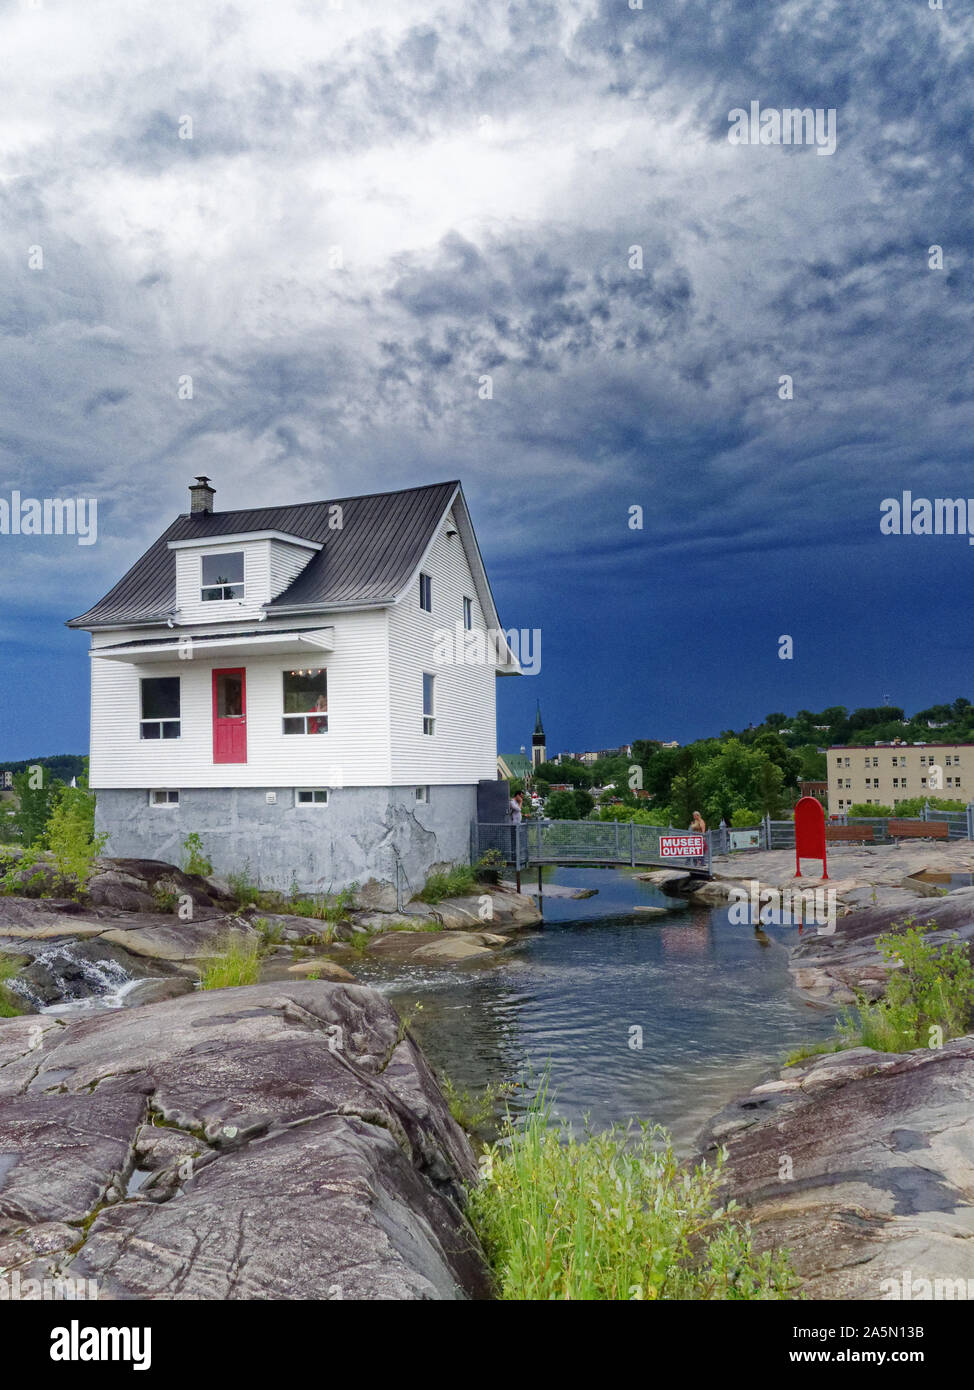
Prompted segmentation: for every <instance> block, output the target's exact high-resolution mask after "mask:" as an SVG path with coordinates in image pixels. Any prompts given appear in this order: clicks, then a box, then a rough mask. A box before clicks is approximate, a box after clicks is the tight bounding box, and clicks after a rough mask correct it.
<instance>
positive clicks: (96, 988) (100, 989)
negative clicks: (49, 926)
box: [7, 941, 136, 1013]
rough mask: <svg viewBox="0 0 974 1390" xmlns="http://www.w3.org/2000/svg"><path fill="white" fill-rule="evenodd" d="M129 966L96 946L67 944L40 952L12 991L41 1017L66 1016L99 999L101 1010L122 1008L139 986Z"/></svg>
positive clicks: (12, 984)
mask: <svg viewBox="0 0 974 1390" xmlns="http://www.w3.org/2000/svg"><path fill="white" fill-rule="evenodd" d="M135 983H136V981H135V979H134V978H133V976H132V975H131V974H130V973H129V971H128V970H126V968H125V966H124V965H122V964H121V962H120V961H118V960H117V959H115V957H114V956H113V955H111V954H109V953H108V952H107V951H104V949H102V950H100V951H99V950H98V948H97V947H96V946H95V945H94V943H90V942H85V941H66V942H59V943H58V944H56V945H53V946H49V947H47V948H45V949H44V950H43V951H40V952H38V954H37V955H36V956H35V957H34V959H33V961H32V962H31V964H30V965H29V966H27V968H26V969H25V970H24V971H23V972H22V973H21V974H19V975H16V976H14V978H13V979H11V980H10V981H8V985H7V987H8V989H11V990H13V991H14V992H15V993H17V994H19V995H20V996H21V998H23V999H24V1000H25V1001H26V1002H27V1003H28V1004H29V1005H30V1007H31V1009H32V1010H34V1011H35V1012H37V1013H49V1012H63V1011H66V1010H68V1009H70V1008H71V1007H72V1006H75V1007H83V1005H84V1004H85V1002H86V1001H89V1000H93V999H97V1000H98V1003H99V1005H100V1006H101V1007H103V1008H104V1007H108V1008H120V1007H121V1000H122V996H123V995H124V994H125V993H126V992H127V990H128V989H129V988H130V987H131V986H132V985H133V984H135Z"/></svg>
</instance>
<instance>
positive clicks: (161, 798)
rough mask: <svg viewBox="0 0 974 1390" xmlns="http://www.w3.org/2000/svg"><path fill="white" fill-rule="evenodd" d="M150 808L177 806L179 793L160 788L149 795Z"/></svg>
mask: <svg viewBox="0 0 974 1390" xmlns="http://www.w3.org/2000/svg"><path fill="white" fill-rule="evenodd" d="M149 805H150V806H178V805H179V792H174V791H167V790H166V789H164V788H160V789H158V790H155V791H151V792H150V793H149Z"/></svg>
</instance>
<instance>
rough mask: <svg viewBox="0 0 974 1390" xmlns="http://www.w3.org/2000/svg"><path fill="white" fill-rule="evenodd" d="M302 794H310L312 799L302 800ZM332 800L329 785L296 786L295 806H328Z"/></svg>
mask: <svg viewBox="0 0 974 1390" xmlns="http://www.w3.org/2000/svg"><path fill="white" fill-rule="evenodd" d="M302 796H310V797H311V800H310V801H302V800H301V797H302ZM329 800H330V795H329V789H328V787H295V788H294V804H295V806H300V807H302V808H303V807H305V806H327V805H328V802H329Z"/></svg>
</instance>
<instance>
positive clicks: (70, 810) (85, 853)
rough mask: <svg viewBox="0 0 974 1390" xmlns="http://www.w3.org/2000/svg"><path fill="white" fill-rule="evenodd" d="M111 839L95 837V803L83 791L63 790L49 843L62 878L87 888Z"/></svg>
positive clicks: (56, 804) (53, 812)
mask: <svg viewBox="0 0 974 1390" xmlns="http://www.w3.org/2000/svg"><path fill="white" fill-rule="evenodd" d="M107 840H108V835H107V833H105V832H102V833H101V834H100V835H96V834H95V799H94V797H93V796H92V795H91V793H90V792H87V791H84V790H83V789H82V788H81V787H59V788H58V791H57V795H56V796H55V798H54V804H53V806H52V808H51V814H50V817H49V819H48V822H47V843H48V847H49V849H50V851H51V857H52V858H53V860H54V867H55V868H56V869H57V871H58V873H59V874H60V876H61V877H62V878H70V879H74V881H75V883H76V884H77V885H78V887H79V888H84V886H85V884H86V883H87V882H88V880H89V878H90V877H91V870H92V866H93V865H94V862H95V860H96V859H97V858H98V856H99V855H100V854H101V852H102V850H103V849H104V848H105V844H106V842H107Z"/></svg>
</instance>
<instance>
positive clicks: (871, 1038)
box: [843, 917, 974, 1052]
mask: <svg viewBox="0 0 974 1390" xmlns="http://www.w3.org/2000/svg"><path fill="white" fill-rule="evenodd" d="M897 927H899V928H901V930H896V928H897ZM893 928H894V929H893V930H892V931H890V932H886V933H884V934H883V935H882V936H880V937H878V938H877V941H876V944H877V946H878V947H879V950H880V953H881V954H882V957H883V959H884V960H885V961H888V962H890V963H891V964H894V965H896V966H897V967H898V968H897V969H896V970H894V971H893V972H892V974H891V975H890V977H889V981H888V983H887V985H886V994H885V997H884V998H883V999H880V1000H878V1001H877V1002H875V1003H872V1002H869V1001H868V1000H865V999H860V1001H859V1003H858V1005H857V1009H856V1016H853V1015H849V1016H848V1017H847V1018H846V1021H845V1023H844V1025H843V1035H844V1036H845V1038H846V1041H847V1044H848V1045H849V1046H862V1047H872V1048H875V1049H876V1051H878V1052H909V1051H910V1049H911V1048H914V1047H930V1046H936V1045H938V1043H939V1042H941V1041H943V1042H947V1041H948V1040H949V1039H950V1038H957V1037H960V1036H961V1035H962V1034H964V1033H966V1032H967V1031H968V1029H969V1027H970V1025H971V1022H972V1014H974V966H972V965H971V958H970V955H969V954H968V951H967V948H966V946H965V945H964V944H963V943H962V942H960V941H956V942H954V943H952V944H951V945H949V946H947V945H945V946H942V947H940V948H939V950H938V948H937V947H936V946H934V945H932V944H931V942H929V941H927V940H926V939H925V933H927V932H929V931H930V930H931V929H935V928H936V923H935V922H932V921H930V922H925V923H918V922H917V920H916V918H915V917H908V918H906V920H905V921H903V922H900V923H894V924H893Z"/></svg>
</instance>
